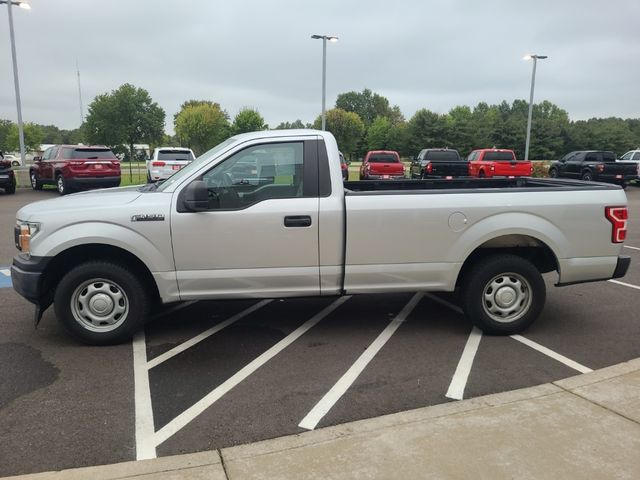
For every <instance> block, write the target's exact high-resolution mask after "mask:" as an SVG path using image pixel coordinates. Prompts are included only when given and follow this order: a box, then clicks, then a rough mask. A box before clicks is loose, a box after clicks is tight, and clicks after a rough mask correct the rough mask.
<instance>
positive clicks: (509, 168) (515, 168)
mask: <svg viewBox="0 0 640 480" xmlns="http://www.w3.org/2000/svg"><path fill="white" fill-rule="evenodd" d="M467 161H468V162H469V176H471V177H529V176H531V174H532V173H533V165H532V164H531V162H530V161H528V160H526V161H525V160H517V159H516V154H515V153H514V151H513V150H504V149H501V148H483V149H481V150H474V151H472V152H471V153H470V154H469V156H468V157H467Z"/></svg>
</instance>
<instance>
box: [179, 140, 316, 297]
mask: <svg viewBox="0 0 640 480" xmlns="http://www.w3.org/2000/svg"><path fill="white" fill-rule="evenodd" d="M317 144H318V142H317V140H304V141H295V142H282V141H277V139H274V140H273V141H265V140H264V139H262V140H261V143H257V144H253V145H250V146H247V147H244V148H243V149H241V150H239V151H236V152H235V153H232V154H231V155H230V156H229V157H228V158H226V159H224V160H223V161H222V162H220V163H218V164H217V165H215V166H214V167H212V168H211V169H210V170H208V171H206V172H205V173H204V174H202V175H201V176H199V177H198V178H197V179H193V180H203V181H204V182H205V184H206V185H207V190H208V194H209V202H208V208H207V210H206V211H199V212H188V211H185V210H184V209H183V208H181V201H180V193H179V192H176V201H175V202H174V209H173V213H172V216H171V231H172V242H173V251H174V259H175V265H176V272H177V280H178V287H179V289H180V297H181V298H182V299H185V300H186V299H204V298H225V297H227V298H228V297H234V298H237V297H253V298H257V297H264V298H269V297H278V296H297V295H300V296H302V295H318V294H319V293H320V271H319V270H320V269H319V260H318V254H319V249H318V248H319V247H318V231H319V230H318V229H319V226H318V209H319V198H318V173H317V172H318V155H317V148H318V145H317ZM186 185H188V183H187V184H186ZM186 185H185V186H184V187H186ZM180 191H181V192H184V188H182V189H181V190H180Z"/></svg>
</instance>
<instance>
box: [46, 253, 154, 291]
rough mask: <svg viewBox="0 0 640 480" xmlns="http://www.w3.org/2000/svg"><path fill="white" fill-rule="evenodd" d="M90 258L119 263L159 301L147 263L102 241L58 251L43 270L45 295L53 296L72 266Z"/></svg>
mask: <svg viewBox="0 0 640 480" xmlns="http://www.w3.org/2000/svg"><path fill="white" fill-rule="evenodd" d="M90 260H110V261H114V262H117V263H120V264H121V265H123V266H124V267H126V268H127V269H129V270H131V271H132V272H133V273H134V274H135V275H136V276H138V277H139V278H140V279H142V281H143V283H144V284H145V285H146V286H147V288H148V289H149V294H150V296H151V298H152V299H153V300H154V304H158V303H156V302H155V301H156V300H157V301H158V302H159V301H160V300H159V299H160V293H159V290H158V285H157V283H156V281H155V279H154V278H153V275H152V274H151V271H150V270H149V268H148V267H147V265H146V264H145V263H144V262H143V261H142V260H141V259H140V258H138V257H137V256H136V255H135V254H133V253H131V252H130V251H127V250H125V249H124V248H121V247H117V246H114V245H108V244H104V243H89V244H82V245H76V246H73V247H70V248H67V249H66V250H63V251H61V252H59V253H58V254H57V255H55V256H54V257H53V258H52V260H51V261H50V262H49V263H48V264H47V267H46V268H45V270H44V272H43V278H42V291H43V292H44V294H45V296H49V298H53V293H54V291H55V287H56V285H57V284H58V283H59V282H60V280H61V279H62V277H63V276H64V275H65V274H66V273H67V272H69V271H70V270H71V269H72V268H74V267H75V266H77V265H80V264H82V263H85V262H88V261H90Z"/></svg>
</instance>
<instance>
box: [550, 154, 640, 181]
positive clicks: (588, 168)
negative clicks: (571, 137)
mask: <svg viewBox="0 0 640 480" xmlns="http://www.w3.org/2000/svg"><path fill="white" fill-rule="evenodd" d="M549 176H550V177H552V178H555V177H560V178H577V179H581V180H586V181H595V182H608V183H617V184H618V185H622V186H623V187H625V186H626V185H627V183H628V182H629V181H631V180H634V179H636V178H637V177H638V164H637V163H635V162H616V154H615V153H613V152H607V151H600V150H584V151H577V152H571V153H568V154H566V155H565V156H564V157H562V158H561V159H560V160H557V161H555V162H553V163H552V164H551V166H550V167H549Z"/></svg>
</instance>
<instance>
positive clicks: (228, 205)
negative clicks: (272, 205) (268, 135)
mask: <svg viewBox="0 0 640 480" xmlns="http://www.w3.org/2000/svg"><path fill="white" fill-rule="evenodd" d="M303 158H304V146H303V143H302V142H292V143H270V144H264V145H255V146H252V147H249V148H246V149H244V150H242V151H240V152H238V153H236V154H234V155H232V156H231V157H229V158H227V159H226V160H225V161H224V162H222V163H220V164H218V165H216V166H215V167H213V168H212V169H211V170H209V171H208V172H207V173H205V174H204V175H203V176H202V180H203V181H204V182H205V184H206V185H207V188H208V190H209V208H210V209H211V210H218V209H220V210H234V209H235V210H237V209H241V208H246V207H248V206H249V205H253V204H254V203H258V202H261V201H264V200H269V199H273V198H297V197H302V196H303V173H304V172H303Z"/></svg>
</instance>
